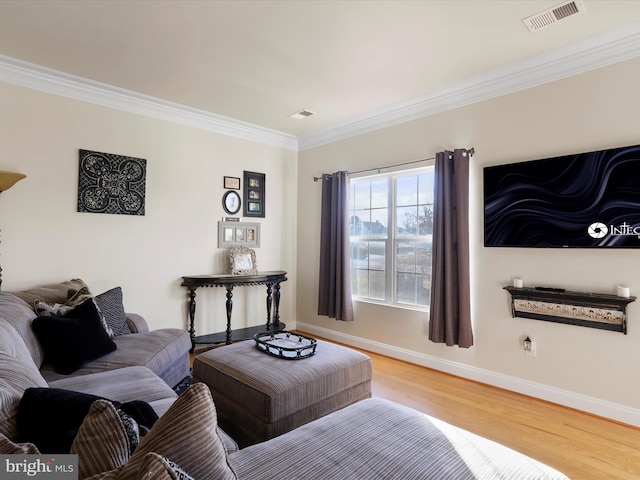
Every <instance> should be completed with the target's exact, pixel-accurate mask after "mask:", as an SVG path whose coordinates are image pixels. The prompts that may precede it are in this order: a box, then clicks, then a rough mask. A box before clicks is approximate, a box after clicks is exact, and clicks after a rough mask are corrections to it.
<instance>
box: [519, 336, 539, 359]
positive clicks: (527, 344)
mask: <svg viewBox="0 0 640 480" xmlns="http://www.w3.org/2000/svg"><path fill="white" fill-rule="evenodd" d="M522 347H523V348H524V353H525V355H529V356H531V357H535V356H536V353H537V352H536V342H534V341H533V340H531V338H529V336H526V337H525V338H524V340H523V341H522Z"/></svg>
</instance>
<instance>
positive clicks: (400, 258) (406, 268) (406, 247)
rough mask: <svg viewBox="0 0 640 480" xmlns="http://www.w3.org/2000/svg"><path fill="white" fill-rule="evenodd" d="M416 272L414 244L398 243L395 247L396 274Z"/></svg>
mask: <svg viewBox="0 0 640 480" xmlns="http://www.w3.org/2000/svg"><path fill="white" fill-rule="evenodd" d="M415 271H416V243H415V242H398V244H397V246H396V272H411V273H415Z"/></svg>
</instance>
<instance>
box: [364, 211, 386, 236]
mask: <svg viewBox="0 0 640 480" xmlns="http://www.w3.org/2000/svg"><path fill="white" fill-rule="evenodd" d="M388 223H389V210H388V209H386V208H376V209H374V210H371V224H370V225H369V226H368V230H369V231H368V232H367V235H376V236H383V237H386V236H387V232H388V229H387V224H388Z"/></svg>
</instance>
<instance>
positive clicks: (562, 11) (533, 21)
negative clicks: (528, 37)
mask: <svg viewBox="0 0 640 480" xmlns="http://www.w3.org/2000/svg"><path fill="white" fill-rule="evenodd" d="M585 10H586V9H585V7H584V4H583V3H582V0H571V1H570V2H564V3H562V4H560V5H558V6H556V7H553V8H550V9H548V10H545V11H544V12H540V13H537V14H536V15H532V16H530V17H527V18H524V19H523V20H522V22H523V23H524V24H525V25H526V27H527V28H528V29H529V31H530V32H536V31H538V30H540V29H542V28H546V27H548V26H549V25H553V24H554V23H557V22H559V21H560V20H564V19H565V18H568V17H571V16H573V15H577V14H578V13H583V12H584V11H585Z"/></svg>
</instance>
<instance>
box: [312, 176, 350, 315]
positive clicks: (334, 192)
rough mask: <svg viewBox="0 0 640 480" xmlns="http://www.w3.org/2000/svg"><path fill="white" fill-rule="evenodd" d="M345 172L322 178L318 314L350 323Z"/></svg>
mask: <svg viewBox="0 0 640 480" xmlns="http://www.w3.org/2000/svg"><path fill="white" fill-rule="evenodd" d="M348 190H349V181H348V177H347V172H336V173H333V174H331V175H326V174H325V175H323V176H322V213H321V224H320V286H319V289H318V290H319V291H318V315H326V316H328V317H329V318H335V319H336V320H344V321H351V320H353V304H352V302H351V269H350V257H349V219H348V208H347V199H348Z"/></svg>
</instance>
